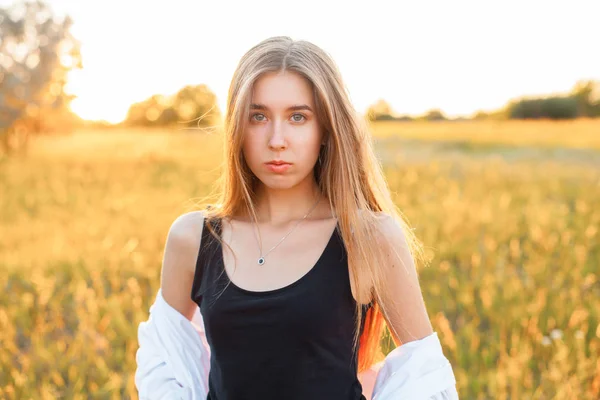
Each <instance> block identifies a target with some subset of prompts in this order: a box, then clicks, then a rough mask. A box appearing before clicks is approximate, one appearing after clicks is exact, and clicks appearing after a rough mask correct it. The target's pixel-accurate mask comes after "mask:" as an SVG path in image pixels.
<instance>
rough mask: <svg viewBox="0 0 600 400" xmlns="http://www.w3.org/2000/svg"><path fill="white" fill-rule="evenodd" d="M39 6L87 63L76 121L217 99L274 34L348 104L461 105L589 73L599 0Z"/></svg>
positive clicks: (599, 62)
mask: <svg viewBox="0 0 600 400" xmlns="http://www.w3.org/2000/svg"><path fill="white" fill-rule="evenodd" d="M7 2H10V1H7V0H0V4H2V3H4V4H6V3H7ZM50 3H51V4H52V6H53V8H54V9H55V11H57V12H68V13H69V14H71V16H72V17H73V19H74V20H75V23H74V25H73V33H74V34H75V35H76V36H77V37H78V38H79V39H80V40H81V42H82V55H83V63H84V67H85V68H84V70H82V71H80V72H78V73H76V74H73V75H72V77H71V78H72V79H71V82H70V84H69V89H70V91H71V92H73V93H74V94H75V95H77V96H78V98H77V99H76V100H75V101H74V102H73V104H72V108H73V110H74V111H75V112H77V113H78V114H79V115H81V116H82V117H84V118H88V119H106V120H108V121H111V122H118V121H119V120H121V119H123V118H124V117H125V115H126V113H127V110H128V107H129V106H130V105H131V103H133V102H136V101H140V100H143V99H145V98H147V97H149V96H151V95H153V94H156V93H162V94H172V93H175V92H176V91H177V90H178V89H180V88H181V87H183V86H184V85H187V84H199V83H205V84H207V85H208V86H209V87H210V88H211V89H212V90H213V91H214V92H215V93H216V95H217V97H218V99H219V103H220V107H221V110H224V107H225V104H224V103H225V100H226V95H227V89H228V86H229V83H230V79H231V76H232V74H233V70H234V68H235V66H236V64H237V62H238V60H239V58H240V57H241V56H242V54H243V53H244V52H245V51H247V50H248V49H249V48H250V47H251V46H253V45H254V44H256V43H258V42H259V41H261V40H262V39H264V38H266V37H268V36H273V35H288V36H291V37H292V38H294V39H306V40H310V41H312V42H314V43H315V44H317V45H319V46H321V47H322V48H324V49H325V50H326V51H327V52H329V53H330V54H331V55H332V56H333V58H334V60H335V61H336V63H337V64H338V66H339V68H340V70H341V72H342V76H343V78H344V79H345V81H346V85H347V87H348V89H349V91H350V95H351V97H352V100H353V102H354V104H355V106H356V108H357V109H359V110H360V111H364V110H365V109H366V108H367V107H368V105H369V104H371V103H373V102H375V101H376V100H377V99H379V98H383V99H385V100H387V101H388V102H389V103H390V104H391V105H392V107H393V108H394V110H395V111H396V112H398V113H409V114H420V113H423V112H425V111H427V110H429V109H431V108H441V109H442V110H443V111H444V112H445V113H446V114H448V115H450V116H456V115H469V114H471V113H472V112H474V111H476V110H479V109H484V110H491V109H495V108H499V107H501V106H503V105H504V104H505V103H506V102H507V101H508V100H509V99H510V98H514V97H517V96H520V95H536V94H550V93H555V92H566V91H568V90H570V89H571V88H572V86H573V85H574V84H575V82H576V81H577V80H579V79H600V51H598V42H597V41H598V24H599V23H600V20H599V19H598V16H599V15H600V1H598V0H571V1H569V2H566V1H558V0H555V1H553V0H546V1H537V0H536V1H534V0H502V1H467V0H453V1H447V0H440V1H426V0H418V1H417V0H408V1H404V0H403V1H400V0H395V1H394V0H391V1H381V0H369V1H361V2H356V1H324V0H316V1H314V0H303V1H296V2H285V1H276V0H274V1H271V0H253V1H239V2H234V1H224V0H213V1H200V0H168V1H167V0H104V1H91V0H54V1H52V0H51V1H50Z"/></svg>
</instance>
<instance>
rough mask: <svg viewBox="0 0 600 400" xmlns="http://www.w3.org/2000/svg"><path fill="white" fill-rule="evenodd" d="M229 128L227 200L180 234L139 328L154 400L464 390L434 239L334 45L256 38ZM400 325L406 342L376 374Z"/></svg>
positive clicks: (169, 247)
mask: <svg viewBox="0 0 600 400" xmlns="http://www.w3.org/2000/svg"><path fill="white" fill-rule="evenodd" d="M225 139H226V140H225V163H224V168H225V169H224V173H223V179H222V182H221V183H222V185H221V187H220V200H219V201H218V202H217V204H213V205H211V206H209V207H206V208H205V209H203V210H200V211H195V212H190V213H186V214H183V215H181V216H180V217H179V218H177V219H176V220H175V221H174V223H173V224H172V226H171V228H170V231H169V234H168V238H167V241H166V246H165V250H164V260H163V267H162V276H161V289H160V290H159V293H158V295H157V300H156V303H155V304H154V306H153V308H151V318H150V319H149V321H147V322H144V323H142V324H140V330H139V341H140V348H139V349H138V353H137V362H138V370H137V371H136V385H137V387H138V390H139V392H140V397H141V398H163V397H162V396H166V394H167V393H169V390H172V391H173V392H172V393H175V391H179V392H177V393H179V395H178V396H183V397H184V398H203V399H205V398H206V399H211V400H241V399H261V400H265V399H313V400H319V399H327V400H338V399H339V400H360V399H365V398H368V397H370V396H371V395H374V396H375V398H376V399H377V398H381V399H400V398H401V399H405V398H406V399H408V398H410V399H413V398H414V399H424V398H427V399H429V398H430V399H451V398H452V399H455V398H458V396H457V394H456V389H455V387H454V386H455V385H454V384H455V380H454V376H453V374H452V369H451V367H450V365H449V363H448V361H447V359H446V358H445V357H444V356H443V354H442V350H441V346H440V345H439V341H438V339H437V334H436V333H435V332H433V330H432V326H431V324H430V321H429V319H428V315H427V310H426V308H425V305H424V302H423V298H422V295H421V290H420V287H419V281H418V276H417V271H416V265H415V264H416V261H420V260H421V254H422V253H421V247H420V244H419V242H418V240H417V239H416V238H415V236H414V235H413V233H412V231H411V229H409V227H408V226H407V224H406V223H405V222H404V220H403V219H402V217H401V216H400V212H399V211H398V210H397V209H396V207H395V206H394V204H393V202H392V200H391V198H390V193H389V190H388V188H387V185H386V182H385V180H384V176H383V174H382V170H381V168H380V165H379V164H378V162H377V159H376V157H375V155H374V152H373V148H372V145H371V138H370V135H369V133H368V130H367V128H366V125H365V124H364V123H363V120H362V118H361V117H360V116H359V115H358V114H357V112H356V111H355V110H354V109H353V107H352V105H351V103H350V101H349V98H348V95H347V93H346V91H345V87H344V84H343V81H342V78H341V76H340V73H339V71H338V69H337V67H336V66H335V64H334V62H333V61H332V59H331V58H330V57H329V56H328V54H327V53H325V52H324V51H323V50H322V49H320V48H319V47H317V46H315V45H314V44H312V43H310V42H306V41H293V40H291V39H290V38H288V37H273V38H269V39H267V40H264V41H263V42H261V43H259V44H258V45H256V46H255V47H253V48H252V49H250V50H249V51H248V52H247V53H246V54H245V55H244V56H243V57H242V59H241V60H240V62H239V65H238V67H237V69H236V71H235V73H234V76H233V80H232V83H231V86H230V90H229V95H228V103H227V110H226V117H225ZM159 302H160V304H159ZM194 322H195V325H193V326H194V327H195V328H196V329H195V330H190V326H191V325H192V323H194ZM169 324H171V325H172V326H171V327H170V328H166V327H165V326H166V325H169ZM386 325H387V327H388V328H389V330H390V332H391V333H392V336H393V339H394V341H395V342H396V344H397V345H398V346H399V347H398V348H397V349H396V350H394V351H393V352H392V353H390V354H389V355H388V357H386V358H385V360H383V362H382V363H379V364H378V365H383V369H382V370H377V369H374V368H373V365H374V364H375V363H376V362H378V361H381V359H383V356H382V354H381V353H380V350H379V341H380V338H381V335H382V333H383V330H384V326H386ZM198 333H199V334H200V335H198ZM199 338H200V339H202V340H200V341H199V340H198V339H199ZM190 340H192V341H193V342H189V341H190ZM188 343H191V344H188ZM190 354H192V355H193V356H190ZM378 357H379V358H378ZM369 373H371V379H369ZM375 377H376V379H377V381H376V382H374V381H375ZM373 385H374V386H375V393H372V390H373ZM185 396H188V397H185ZM177 398H179V397H177Z"/></svg>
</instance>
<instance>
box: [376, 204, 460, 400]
mask: <svg viewBox="0 0 600 400" xmlns="http://www.w3.org/2000/svg"><path fill="white" fill-rule="evenodd" d="M380 221H381V224H380V233H381V235H382V236H383V237H384V238H387V240H389V241H390V243H391V244H392V246H391V247H390V248H388V249H387V254H386V255H387V257H386V258H387V260H388V263H387V265H386V268H385V272H384V274H385V278H384V280H383V281H384V282H386V284H387V286H386V288H381V289H382V290H381V291H380V293H379V298H378V301H379V303H380V304H381V306H382V308H383V311H384V318H385V320H386V323H387V326H388V328H389V330H390V333H391V334H392V337H393V339H394V341H395V342H396V345H397V346H398V347H397V348H396V349H394V350H393V351H392V352H390V353H389V354H388V355H387V356H386V359H385V360H384V362H382V363H381V365H378V366H377V367H381V369H379V370H378V372H377V378H376V382H375V384H374V389H373V399H374V400H387V399H396V398H407V399H409V398H410V399H413V398H415V399H417V398H419V399H431V400H438V399H439V400H442V399H444V400H446V399H458V393H457V391H456V387H455V384H456V380H455V378H454V373H453V371H452V367H451V365H450V363H449V361H448V360H447V359H446V358H445V357H444V354H443V350H442V347H441V344H440V342H439V339H438V337H437V333H436V332H434V331H433V328H432V325H431V322H430V320H429V317H428V315H427V309H426V306H425V302H424V300H423V295H422V293H421V287H420V284H419V279H418V274H417V269H416V266H415V263H414V260H413V258H412V255H411V253H410V250H409V247H408V242H407V239H406V237H405V235H404V232H403V229H402V226H401V225H400V224H399V222H398V221H396V220H395V219H394V218H392V217H391V216H389V215H383V216H382V217H381V220H380Z"/></svg>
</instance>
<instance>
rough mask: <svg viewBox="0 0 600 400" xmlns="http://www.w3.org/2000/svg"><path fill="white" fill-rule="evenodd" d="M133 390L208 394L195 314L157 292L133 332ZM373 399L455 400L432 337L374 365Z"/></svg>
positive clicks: (206, 353) (192, 397) (195, 399)
mask: <svg viewBox="0 0 600 400" xmlns="http://www.w3.org/2000/svg"><path fill="white" fill-rule="evenodd" d="M138 342H139V347H138V350H137V352H136V363H137V369H136V372H135V385H136V387H137V390H138V393H139V397H140V400H159V399H160V400H167V399H169V400H171V399H173V400H175V399H177V400H205V399H206V397H207V395H208V374H209V372H210V347H209V345H208V342H207V341H206V334H205V331H204V323H203V320H202V315H201V314H200V309H199V308H196V312H195V314H194V317H193V319H192V321H189V320H188V319H187V318H185V317H184V316H183V315H182V314H181V313H179V311H177V310H176V309H174V308H173V307H171V306H170V305H169V303H167V302H166V301H165V300H164V298H163V297H162V291H161V289H159V290H158V292H157V295H156V299H155V301H154V304H152V306H151V307H150V316H149V318H148V320H147V321H144V322H142V323H140V324H139V327H138ZM369 372H371V373H374V374H376V379H375V383H374V385H373V387H372V390H371V388H370V387H368V386H369V385H365V384H363V389H364V392H363V393H364V395H365V396H366V397H367V398H371V399H372V400H399V399H402V400H413V399H414V400H458V393H457V391H456V380H455V377H454V373H453V371H452V366H451V365H450V362H449V361H448V359H447V358H446V357H445V356H444V354H443V352H442V346H441V344H440V341H439V339H438V336H437V333H436V332H433V333H432V334H431V335H429V336H426V337H424V338H422V339H419V340H415V341H412V342H407V343H404V344H402V345H401V346H398V347H397V348H395V349H394V350H392V351H391V352H390V353H389V354H388V355H387V356H386V357H385V359H384V360H383V361H382V362H381V363H379V364H377V365H375V366H374V367H373V368H372V370H371V371H369Z"/></svg>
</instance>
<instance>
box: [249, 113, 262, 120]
mask: <svg viewBox="0 0 600 400" xmlns="http://www.w3.org/2000/svg"><path fill="white" fill-rule="evenodd" d="M256 116H260V117H263V118H264V117H265V116H264V114H260V113H256V114H253V115H252V117H251V118H253V119H254V120H255V121H259V122H262V121H264V119H256V118H254V117H256Z"/></svg>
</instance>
